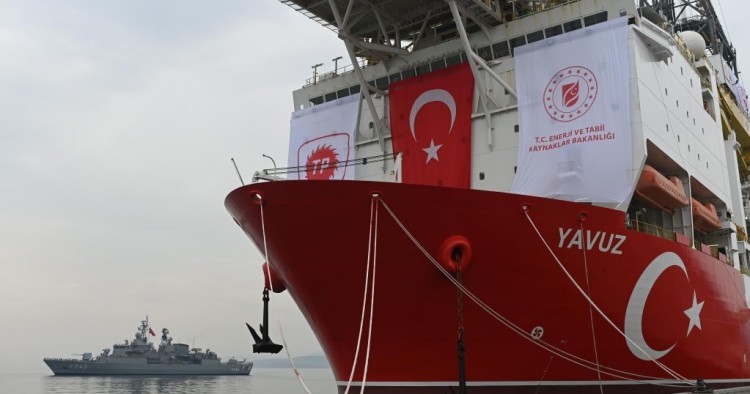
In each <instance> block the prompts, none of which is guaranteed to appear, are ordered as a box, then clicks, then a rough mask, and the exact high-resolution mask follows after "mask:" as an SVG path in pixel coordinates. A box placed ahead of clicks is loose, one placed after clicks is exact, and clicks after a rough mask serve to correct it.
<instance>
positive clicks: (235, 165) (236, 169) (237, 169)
mask: <svg viewBox="0 0 750 394" xmlns="http://www.w3.org/2000/svg"><path fill="white" fill-rule="evenodd" d="M263 156H265V155H263ZM231 160H232V164H234V170H235V171H237V176H238V177H240V183H241V184H242V186H245V181H244V180H242V174H240V169H239V168H237V163H236V162H235V161H234V157H233V158H232V159H231Z"/></svg>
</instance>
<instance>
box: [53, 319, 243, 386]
mask: <svg viewBox="0 0 750 394" xmlns="http://www.w3.org/2000/svg"><path fill="white" fill-rule="evenodd" d="M161 332H162V336H161V343H160V344H159V348H158V349H155V348H154V345H153V344H152V343H150V342H149V341H148V335H149V334H151V335H152V336H155V333H154V331H153V330H152V329H151V327H150V326H149V323H148V317H146V320H142V321H141V326H140V327H138V331H137V332H136V333H135V338H134V339H133V340H132V341H130V342H128V341H127V340H125V342H124V343H121V344H115V345H114V346H112V352H111V354H110V349H104V350H103V351H102V353H101V354H99V355H98V356H96V357H92V355H91V353H83V355H82V357H81V359H64V358H45V359H44V362H45V363H46V364H47V366H48V367H49V368H50V369H51V370H52V372H53V373H54V374H55V375H249V374H250V370H251V369H252V367H253V363H252V362H245V361H239V360H236V359H235V358H230V359H229V360H228V361H226V362H222V361H221V358H219V357H217V356H216V353H214V352H212V351H211V350H210V349H206V351H205V352H203V351H201V350H202V349H200V348H193V349H188V345H186V344H183V343H172V338H171V337H169V330H168V329H166V328H164V329H162V331H161Z"/></svg>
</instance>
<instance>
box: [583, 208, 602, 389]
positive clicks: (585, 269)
mask: <svg viewBox="0 0 750 394" xmlns="http://www.w3.org/2000/svg"><path fill="white" fill-rule="evenodd" d="M583 220H584V217H581V218H580V223H581V234H583ZM583 272H584V273H585V274H586V293H587V294H588V295H589V297H590V296H591V284H590V283H589V262H588V259H586V248H583ZM589 321H590V322H591V340H592V341H593V343H594V362H596V376H597V378H598V379H599V393H600V394H604V387H602V371H601V369H600V368H599V351H598V349H597V346H596V330H595V329H594V311H593V310H592V308H591V304H590V303H589Z"/></svg>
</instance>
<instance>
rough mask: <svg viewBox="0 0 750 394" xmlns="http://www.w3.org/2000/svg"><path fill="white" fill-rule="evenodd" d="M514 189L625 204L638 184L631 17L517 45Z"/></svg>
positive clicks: (535, 193)
mask: <svg viewBox="0 0 750 394" xmlns="http://www.w3.org/2000/svg"><path fill="white" fill-rule="evenodd" d="M515 61H516V87H517V90H518V113H519V127H520V137H519V153H518V168H517V173H516V177H515V179H514V181H513V189H512V191H513V192H514V193H519V194H526V195H533V196H540V197H548V198H556V199H561V200H569V201H581V202H600V203H622V202H624V201H626V200H627V199H628V198H629V197H630V194H631V193H632V188H633V179H632V170H633V163H632V141H631V132H630V89H629V86H630V82H629V79H630V72H629V61H628V26H627V18H620V19H616V20H613V21H609V22H604V23H600V24H597V25H593V26H590V27H585V28H583V29H579V30H576V31H573V32H570V33H565V34H562V35H559V36H555V37H551V38H548V39H545V40H542V41H538V42H535V43H532V44H528V45H525V46H522V47H519V48H516V51H515Z"/></svg>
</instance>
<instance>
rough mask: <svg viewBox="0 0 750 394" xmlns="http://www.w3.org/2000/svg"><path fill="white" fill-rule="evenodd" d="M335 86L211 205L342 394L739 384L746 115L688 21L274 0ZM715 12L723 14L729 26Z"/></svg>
mask: <svg viewBox="0 0 750 394" xmlns="http://www.w3.org/2000/svg"><path fill="white" fill-rule="evenodd" d="M281 3H283V4H285V5H287V6H289V7H291V8H292V9H293V10H295V11H297V12H300V13H302V14H304V15H306V16H308V17H309V18H310V19H312V20H313V21H315V22H317V23H319V24H321V25H322V26H323V27H325V28H327V29H329V30H331V31H333V34H336V35H337V36H338V37H339V38H340V39H341V40H342V42H343V44H344V45H343V46H344V48H345V50H346V53H347V55H348V60H349V61H350V62H351V66H345V67H339V66H338V61H337V60H336V63H335V65H334V69H333V71H325V72H324V71H320V72H319V71H318V68H319V67H317V66H316V67H314V73H313V76H312V78H311V79H310V80H308V81H306V82H305V84H304V86H303V87H302V88H300V89H299V90H296V91H295V92H294V93H293V102H294V106H293V112H292V113H291V122H290V131H289V133H290V134H289V140H290V145H289V156H288V165H287V166H286V167H284V168H274V169H265V170H260V171H257V172H256V173H255V176H254V178H253V183H252V184H249V185H246V186H242V187H240V188H238V189H236V190H234V191H232V192H231V193H229V195H228V196H227V198H226V201H225V206H226V208H227V210H228V211H229V213H230V214H231V216H232V217H233V218H234V220H235V222H236V223H237V224H238V225H239V227H241V229H242V230H243V231H244V232H245V233H246V234H247V235H248V236H249V237H250V239H251V240H252V241H253V242H254V243H255V245H256V246H257V247H258V249H259V250H260V252H261V253H262V254H263V255H264V257H265V259H266V263H265V264H264V272H265V275H266V276H267V281H266V282H267V284H266V287H267V289H266V290H268V289H270V290H272V291H274V292H280V291H287V292H288V293H289V294H290V296H291V297H292V298H293V299H294V301H295V302H296V304H297V305H298V307H299V309H300V310H301V312H302V313H303V314H304V316H305V317H306V319H307V321H308V323H309V325H310V327H311V328H312V330H313V331H314V333H315V335H316V337H317V339H318V341H319V342H320V344H321V346H322V348H323V350H324V351H325V354H326V356H327V357H328V360H329V361H330V364H331V367H332V369H333V373H334V377H335V379H336V384H337V386H338V391H339V393H348V392H354V391H355V390H357V391H360V392H361V390H363V389H364V390H365V392H367V393H373V394H375V393H383V394H385V393H387V394H395V393H420V394H432V393H448V392H459V393H467V392H468V393H475V394H484V393H601V392H606V393H632V392H638V393H679V392H687V391H691V390H694V389H697V390H703V389H711V388H720V387H733V386H746V385H750V363H749V362H748V353H750V277H748V275H747V274H748V251H749V250H750V244H748V240H747V232H746V228H747V227H746V219H745V218H746V215H747V213H746V206H747V202H748V175H749V174H750V170H749V168H748V159H750V156H748V153H747V152H748V149H749V148H750V126H749V125H748V103H747V95H746V93H745V90H744V88H743V85H742V83H741V81H740V80H739V78H738V76H739V71H738V68H737V61H736V52H735V49H734V47H733V46H732V44H731V42H730V41H729V39H728V35H727V34H726V32H725V30H724V27H723V26H722V25H721V23H720V22H719V19H720V18H719V17H718V16H717V10H716V9H715V7H714V4H713V3H712V2H711V1H708V0H681V1H680V0H639V1H633V0H611V1H598V0H567V1H555V0H547V1H543V0H542V1H520V0H400V1H390V0H370V1H364V0H327V1H311V0H281ZM730 12H731V10H730Z"/></svg>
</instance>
